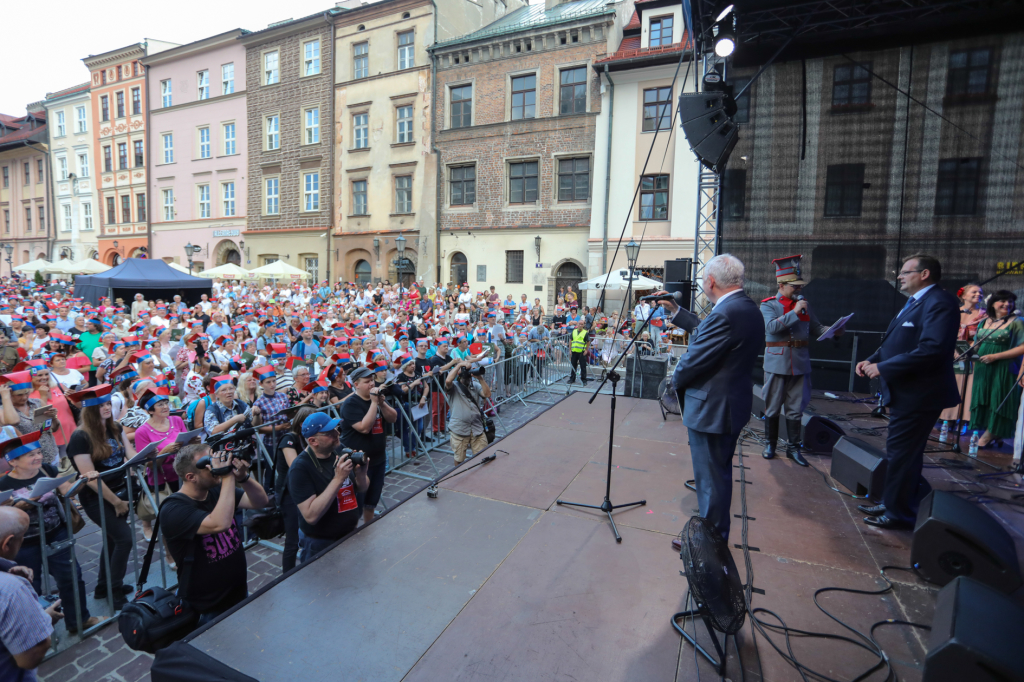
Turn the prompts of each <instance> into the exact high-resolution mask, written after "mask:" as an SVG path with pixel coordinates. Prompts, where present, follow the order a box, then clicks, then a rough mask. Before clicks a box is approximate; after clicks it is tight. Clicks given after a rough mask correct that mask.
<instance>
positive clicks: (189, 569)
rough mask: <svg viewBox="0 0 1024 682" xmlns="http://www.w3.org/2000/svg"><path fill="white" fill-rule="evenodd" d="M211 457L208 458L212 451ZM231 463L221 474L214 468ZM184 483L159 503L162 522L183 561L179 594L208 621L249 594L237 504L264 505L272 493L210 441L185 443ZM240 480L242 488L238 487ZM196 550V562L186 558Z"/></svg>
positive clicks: (179, 460)
mask: <svg viewBox="0 0 1024 682" xmlns="http://www.w3.org/2000/svg"><path fill="white" fill-rule="evenodd" d="M208 455H209V458H208V459H207V456H208ZM227 466H230V467H231V469H230V470H229V471H228V472H227V473H226V474H224V475H222V476H214V475H213V473H212V470H213V469H220V468H221V467H227ZM174 472H175V473H176V474H178V479H179V480H180V481H181V489H180V490H179V491H178V492H176V493H174V494H173V495H171V496H169V497H168V498H167V500H166V501H164V503H163V504H161V505H160V528H161V530H162V531H163V534H164V539H165V540H166V541H167V548H168V550H170V553H171V556H172V557H174V561H175V563H176V564H178V567H179V568H178V571H179V573H178V575H179V578H180V583H179V588H178V594H179V595H180V596H182V597H183V598H184V599H185V600H186V601H187V602H188V603H189V604H190V605H191V606H192V607H193V608H194V609H195V610H196V611H198V612H199V613H200V618H199V625H203V624H205V623H207V622H209V621H211V620H213V619H214V618H216V617H217V616H219V615H220V614H222V613H224V612H225V611H227V610H228V609H229V608H231V607H232V606H234V605H235V604H237V603H238V602H240V601H242V600H243V599H245V598H246V596H248V594H249V590H248V587H247V586H246V562H245V550H244V549H243V548H242V530H241V529H240V528H239V527H238V526H237V524H236V523H235V509H236V507H237V508H238V509H261V508H263V507H265V506H266V505H267V494H266V492H264V490H263V486H261V485H260V484H259V483H258V482H257V481H256V479H255V478H252V477H250V475H249V465H248V463H246V462H243V461H241V460H239V459H237V458H236V459H232V460H231V461H230V462H229V461H228V455H227V453H226V452H219V453H216V454H211V452H210V446H208V445H206V444H198V445H186V446H185V447H183V448H182V449H181V450H180V451H179V452H178V455H177V457H176V458H175V459H174ZM236 485H239V486H241V489H239V488H237V487H235V486H236ZM190 549H191V552H192V556H193V559H192V563H191V566H190V565H189V563H188V562H187V561H186V557H187V556H188V554H189V550H190Z"/></svg>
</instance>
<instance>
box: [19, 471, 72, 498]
mask: <svg viewBox="0 0 1024 682" xmlns="http://www.w3.org/2000/svg"><path fill="white" fill-rule="evenodd" d="M74 477H75V474H68V475H67V476H61V477H60V478H40V479H39V480H38V481H36V484H35V485H34V486H32V492H30V493H29V494H28V496H29V498H30V499H33V500H34V499H37V498H40V497H42V496H43V495H45V494H46V493H48V492H51V491H54V490H56V489H57V488H59V487H60V486H62V485H64V484H65V483H66V482H67V481H70V480H71V479H73V478H74Z"/></svg>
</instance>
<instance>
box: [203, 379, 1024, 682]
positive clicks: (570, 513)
mask: <svg viewBox="0 0 1024 682" xmlns="http://www.w3.org/2000/svg"><path fill="white" fill-rule="evenodd" d="M588 397H589V396H588V394H581V393H577V394H574V395H573V396H571V397H569V398H567V399H566V400H563V401H562V402H560V403H558V404H556V405H555V406H553V407H552V408H551V409H550V410H548V411H547V412H545V413H543V414H541V415H539V416H538V417H537V418H536V419H534V420H533V421H532V422H530V423H529V424H527V425H526V426H524V427H523V428H521V429H519V430H518V431H515V432H514V433H512V434H511V435H510V436H508V437H506V438H505V439H503V440H502V441H501V442H500V443H497V444H496V445H495V446H494V448H492V451H493V450H500V451H504V452H502V453H499V454H498V457H497V459H496V460H495V461H494V462H491V463H489V464H487V465H484V466H481V467H478V468H477V469H474V470H473V471H471V472H469V473H466V474H464V475H462V476H459V477H457V478H455V479H453V480H451V481H450V482H447V483H445V484H442V489H441V491H440V494H439V497H438V499H428V498H427V496H426V493H425V492H424V493H420V494H419V495H417V496H416V497H414V498H412V499H411V500H409V501H408V502H406V503H405V504H403V505H401V506H400V507H398V508H397V509H395V510H393V511H392V512H390V513H388V514H387V515H385V516H384V517H383V518H381V519H380V520H378V521H376V522H374V523H372V524H370V525H369V526H367V527H366V528H364V529H362V530H360V531H359V532H357V533H356V534H355V535H354V536H353V537H351V538H350V539H348V540H346V541H345V542H343V543H342V544H341V545H340V546H339V547H337V548H335V549H334V550H332V551H330V552H329V553H327V554H326V555H325V556H323V557H321V558H320V559H318V560H317V561H315V562H313V563H312V564H310V565H309V566H307V567H305V568H302V569H300V570H299V571H297V572H296V573H294V574H292V575H290V576H289V577H287V578H285V579H284V580H282V581H281V582H279V583H277V584H275V585H273V586H271V587H270V588H269V589H267V590H266V591H265V592H262V593H261V594H259V595H257V596H256V597H255V598H254V599H253V600H252V601H251V602H249V603H248V604H246V605H244V606H242V607H241V608H240V609H239V610H237V611H236V612H234V613H232V614H230V615H228V616H227V617H226V618H224V619H223V620H221V621H220V622H218V623H215V624H214V625H213V626H212V627H210V628H209V629H207V630H206V631H204V632H202V633H200V634H199V635H198V636H196V637H195V638H193V639H192V641H191V643H192V645H193V646H194V647H196V648H198V649H199V650H201V651H204V652H206V653H208V654H209V655H211V656H213V657H214V658H216V659H218V660H220V661H223V662H224V663H226V664H227V665H229V666H231V667H233V668H236V669H237V670H239V671H241V672H243V673H246V674H248V675H250V676H252V677H254V678H256V679H258V680H262V681H264V682H272V681H276V680H287V681H289V682H290V681H291V680H296V679H302V680H333V679H338V678H339V677H342V678H344V679H352V680H372V681H375V682H378V681H380V682H383V681H398V680H410V681H412V680H416V681H429V682H437V681H439V680H446V681H447V680H460V681H461V680H481V681H483V680H495V679H500V680H504V681H510V680H528V681H530V682H536V681H538V680H545V681H547V680H558V681H561V680H583V679H587V680H596V681H600V682H613V681H618V680H622V681H629V682H638V681H643V682H648V681H654V680H664V681H666V682H668V681H671V680H687V681H689V680H696V679H697V671H696V667H695V663H694V652H693V648H692V647H690V646H689V645H688V644H686V643H684V642H682V640H681V638H680V637H679V635H678V634H677V633H676V632H675V630H674V629H673V628H672V627H671V624H670V618H671V616H672V614H673V613H675V612H677V611H681V610H683V607H684V604H683V600H684V595H685V592H686V579H685V578H684V577H682V576H681V575H680V571H681V569H682V568H683V565H682V562H681V561H680V560H679V556H678V553H677V552H676V551H674V550H673V548H672V546H671V540H672V538H673V537H675V536H676V535H677V534H678V533H679V531H680V530H681V528H682V526H683V523H684V522H685V521H686V520H687V519H688V518H689V517H690V516H691V515H692V514H694V513H696V498H695V494H694V493H693V492H691V491H689V490H687V489H686V488H685V487H684V486H683V482H684V481H685V480H686V479H688V478H692V472H691V465H690V457H689V448H688V446H687V445H686V429H685V428H684V427H683V426H682V423H681V422H680V418H679V417H678V416H671V415H670V416H669V420H668V421H663V420H662V416H661V413H660V411H659V408H658V404H657V403H656V402H653V401H644V400H636V399H631V398H619V400H618V411H617V415H616V425H615V428H616V434H615V443H614V453H615V460H614V466H615V468H614V473H613V482H612V501H613V502H614V503H616V504H621V503H625V502H631V501H634V500H639V499H646V500H647V504H646V505H644V506H641V507H637V508H632V509H627V510H622V511H620V512H618V513H617V514H616V521H617V523H618V526H619V530H620V532H621V533H622V538H623V540H622V544H616V543H615V540H614V537H613V535H612V532H611V530H610V528H609V525H608V522H607V519H606V518H605V517H604V515H603V514H601V513H600V512H595V513H591V512H590V511H589V510H582V509H577V508H572V507H562V506H558V505H556V504H555V500H556V499H559V498H560V499H563V500H572V501H581V502H586V503H591V504H600V502H601V499H602V497H603V495H604V485H605V472H606V464H605V460H606V455H607V444H608V421H609V418H608V414H609V401H610V398H609V397H608V396H599V397H598V399H597V400H596V401H595V402H594V404H593V405H588V404H587V402H586V401H587V398H588ZM812 407H814V408H815V410H816V411H818V412H819V413H833V414H837V413H841V416H842V415H851V414H852V415H854V416H853V417H852V418H851V417H850V416H846V419H847V420H850V421H844V422H841V423H840V425H841V426H843V427H844V428H846V427H849V426H853V425H856V424H860V423H861V417H860V415H862V414H864V415H866V413H867V411H868V410H869V409H870V406H864V405H860V404H851V403H832V402H825V401H824V400H823V399H822V400H815V403H814V404H813V405H812ZM865 419H866V420H865V421H863V425H864V426H868V427H870V426H878V425H879V424H881V423H882V422H880V421H879V420H874V419H870V418H867V417H865ZM753 423H754V424H757V422H756V421H754V422H753ZM756 428H757V429H758V430H760V426H759V425H758V426H756ZM855 435H858V437H865V438H867V437H866V436H864V435H862V434H855ZM744 452H745V454H747V455H750V456H748V457H745V464H746V465H747V466H748V467H750V468H749V469H748V470H747V471H746V478H747V481H748V482H749V485H748V486H747V510H748V514H749V515H750V516H751V517H753V520H751V521H750V522H749V535H748V544H749V545H750V546H752V547H755V548H757V551H752V552H751V558H752V565H753V571H754V576H755V577H754V586H755V587H756V588H758V589H760V590H764V594H763V595H762V594H755V595H754V606H755V607H764V608H767V609H771V610H773V611H775V612H776V613H778V614H779V615H780V616H781V617H782V618H783V619H785V621H786V623H787V624H788V625H789V626H790V627H793V628H799V629H804V630H820V631H825V632H830V633H835V634H847V635H848V634H850V633H849V632H847V631H844V630H843V629H842V628H841V627H840V626H839V625H837V624H836V623H835V622H834V621H832V620H830V619H828V618H827V617H826V616H825V615H824V614H823V613H822V612H821V611H819V610H818V609H817V608H816V607H815V605H814V603H813V601H812V596H813V593H814V591H815V590H816V589H818V588H822V587H827V586H841V587H849V588H855V589H863V590H874V589H878V588H879V587H880V586H881V585H883V584H884V583H883V582H882V581H881V579H880V577H879V571H880V569H881V568H882V567H883V566H886V565H894V566H907V565H909V554H910V541H911V533H910V532H892V531H880V530H877V529H872V528H869V527H868V526H866V525H864V524H863V523H862V522H861V517H862V516H863V515H862V514H860V513H858V512H857V510H856V504H857V501H855V500H852V499H850V498H849V497H845V496H842V495H839V494H838V493H836V492H834V491H832V490H830V489H829V488H828V487H827V485H826V483H825V481H824V480H823V478H822V476H821V474H820V473H819V471H825V472H827V470H828V468H829V458H827V457H813V456H811V457H809V458H808V459H810V460H811V462H812V464H813V465H814V466H815V467H816V468H817V469H818V471H816V470H815V469H805V468H801V467H798V466H796V465H794V464H793V463H792V462H791V461H790V460H787V459H785V458H777V459H775V460H770V461H769V460H765V459H763V458H762V457H761V456H760V454H759V449H758V450H755V449H754V448H753V447H745V449H744ZM505 453H507V454H505ZM487 454H489V452H488V453H487ZM474 459H475V458H474ZM470 463H472V460H471V462H470ZM1000 463H1005V462H1000ZM926 473H927V475H928V476H929V478H930V479H931V480H932V482H933V484H934V485H935V486H936V487H940V488H942V487H946V488H948V487H951V484H952V483H953V479H954V477H956V476H957V475H958V474H957V473H956V472H951V471H949V470H945V469H928V470H927V472H926ZM961 477H962V476H961ZM738 488H739V484H738V483H737V484H735V486H734V497H733V512H734V513H736V514H739V513H740V495H739V491H738ZM989 506H990V507H991V505H989ZM1009 517H1010V518H1009V519H1006V520H1007V523H1013V524H1016V526H1011V529H1012V530H1011V533H1012V534H1013V535H1014V538H1015V540H1016V541H1017V543H1018V550H1019V551H1020V548H1021V547H1024V539H1022V534H1021V526H1020V523H1019V522H1018V521H1016V518H1014V517H1013V515H1012V514H1010V515H1009ZM1001 518H1004V519H1005V518H1006V515H1003V516H1001ZM1018 518H1019V517H1018ZM740 542H741V535H740V522H739V520H738V519H736V520H734V525H733V537H732V538H731V539H730V544H738V543H740ZM733 554H734V557H735V559H736V562H737V565H738V566H739V570H740V574H741V577H744V576H745V569H744V558H743V553H742V551H741V550H740V549H734V550H733ZM889 576H890V578H891V579H892V580H893V581H894V582H895V583H896V587H895V589H894V590H893V591H892V592H891V593H889V594H886V595H883V596H869V595H851V594H846V593H829V594H826V595H823V596H822V597H821V598H820V601H821V603H822V604H823V605H825V606H826V607H827V608H829V609H830V610H832V611H833V612H834V613H836V614H837V615H839V616H840V617H841V618H844V619H845V620H847V622H849V624H850V625H851V626H853V627H856V628H858V629H860V630H862V631H865V632H866V630H867V628H868V627H869V626H870V624H871V623H874V622H876V621H880V620H883V619H885V618H896V619H902V620H910V621H916V622H922V623H929V622H930V621H931V617H932V611H933V607H934V601H935V593H936V590H935V589H934V588H933V587H932V586H928V585H925V584H924V583H922V582H920V581H919V580H918V579H917V578H915V577H914V576H913V575H912V574H910V573H906V572H902V571H893V572H891V573H889ZM765 618H766V619H767V617H765ZM690 627H692V626H690ZM702 630H703V625H702V624H701V625H700V626H699V627H698V633H700V632H701V631H702ZM926 634H927V633H924V632H921V631H918V630H915V629H911V628H908V627H899V626H890V627H886V628H882V629H880V630H879V631H877V639H878V641H879V643H880V644H881V645H882V646H883V648H884V649H885V651H886V653H887V654H888V656H889V658H890V659H891V660H892V662H893V664H894V667H895V668H896V670H897V673H898V674H899V676H900V678H901V679H903V680H918V679H920V677H921V666H922V664H923V660H924V652H925V642H926ZM699 639H702V640H704V642H705V643H706V642H707V638H706V636H704V637H699ZM774 639H775V641H776V643H777V644H778V645H779V646H780V647H782V648H784V647H785V643H784V640H783V638H782V637H781V636H775V638H774ZM738 641H739V648H740V652H741V659H742V665H743V667H744V669H745V679H748V680H759V679H767V680H771V681H781V680H795V679H799V675H798V674H797V673H796V671H795V670H794V669H793V668H792V667H791V666H790V665H789V664H787V663H786V662H785V661H784V660H783V659H782V658H781V657H780V656H779V655H778V654H777V653H776V652H775V651H774V650H772V649H771V648H770V646H769V645H768V644H767V643H766V642H765V641H764V639H763V638H762V637H761V636H760V635H759V636H758V638H757V650H756V651H755V647H754V643H753V640H752V637H751V630H750V625H749V621H748V624H746V625H745V626H744V628H743V630H742V632H741V633H740V634H739V636H738ZM792 646H793V650H794V652H795V654H796V656H797V658H798V659H799V660H800V661H801V662H802V663H803V664H805V665H807V666H809V667H811V668H813V669H814V670H816V671H819V672H821V673H824V674H826V675H829V676H832V677H836V678H839V679H852V678H853V677H856V676H857V675H858V674H859V673H861V672H862V671H864V670H866V669H868V668H869V667H871V666H872V665H873V664H874V663H875V660H876V659H875V658H874V657H873V656H872V655H871V654H869V653H867V652H865V651H864V650H863V649H859V648H856V647H854V646H852V645H850V644H846V643H842V642H834V641H824V640H820V639H812V640H807V639H801V638H794V639H793V641H792ZM697 665H700V674H701V675H702V676H703V678H704V679H717V676H716V675H715V674H714V672H713V670H712V669H711V666H710V665H709V664H708V663H707V662H706V661H705V660H704V659H703V658H699V660H698V663H697ZM739 666H740V658H737V653H736V649H735V648H734V647H733V646H732V643H730V645H729V662H728V669H727V672H726V675H727V677H729V678H730V679H732V680H739V679H741V675H740V670H739ZM881 677H882V676H881V674H879V673H876V674H875V675H874V676H872V677H871V678H869V679H875V680H878V679H881Z"/></svg>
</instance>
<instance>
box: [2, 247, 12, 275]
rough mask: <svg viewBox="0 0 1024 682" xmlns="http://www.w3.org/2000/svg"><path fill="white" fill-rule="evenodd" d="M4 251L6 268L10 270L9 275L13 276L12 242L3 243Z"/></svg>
mask: <svg viewBox="0 0 1024 682" xmlns="http://www.w3.org/2000/svg"><path fill="white" fill-rule="evenodd" d="M4 251H6V252H7V268H8V269H9V270H10V273H11V277H14V263H13V262H12V259H11V255H12V254H13V253H14V244H4Z"/></svg>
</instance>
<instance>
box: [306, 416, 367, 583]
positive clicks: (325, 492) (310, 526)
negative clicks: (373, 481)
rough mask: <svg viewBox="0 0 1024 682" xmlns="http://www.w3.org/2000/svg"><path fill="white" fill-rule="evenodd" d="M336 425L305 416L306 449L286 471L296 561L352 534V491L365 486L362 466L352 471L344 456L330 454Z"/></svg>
mask: <svg viewBox="0 0 1024 682" xmlns="http://www.w3.org/2000/svg"><path fill="white" fill-rule="evenodd" d="M339 422H340V420H338V419H331V418H330V417H328V416H327V415H326V414H324V413H323V412H315V413H313V414H311V415H309V416H308V417H306V419H305V421H303V422H302V437H303V438H305V439H306V444H307V445H308V447H307V448H306V449H305V450H303V451H302V452H300V453H299V456H298V457H296V458H295V460H294V461H293V462H292V465H291V467H290V468H289V469H288V492H289V493H290V494H291V496H292V499H294V500H295V504H296V505H297V506H298V508H299V563H303V564H304V563H306V562H307V561H309V560H310V559H312V558H313V557H314V556H315V555H316V554H318V553H319V552H321V551H322V550H324V549H326V548H327V547H328V546H330V545H331V544H332V543H334V542H335V541H336V540H340V539H341V538H343V537H345V536H346V535H348V534H349V533H350V532H352V531H353V530H355V527H356V525H357V524H358V523H359V500H358V495H357V493H360V492H364V491H365V490H366V489H367V488H368V487H369V486H370V481H369V479H368V478H367V476H366V465H365V464H363V465H360V466H358V467H353V466H352V461H351V459H349V456H348V455H347V454H343V455H338V454H336V453H335V451H336V450H337V449H338V447H339V445H340V444H341V442H340V439H339V436H338V424H339ZM353 472H354V473H353Z"/></svg>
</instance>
